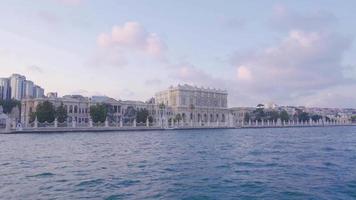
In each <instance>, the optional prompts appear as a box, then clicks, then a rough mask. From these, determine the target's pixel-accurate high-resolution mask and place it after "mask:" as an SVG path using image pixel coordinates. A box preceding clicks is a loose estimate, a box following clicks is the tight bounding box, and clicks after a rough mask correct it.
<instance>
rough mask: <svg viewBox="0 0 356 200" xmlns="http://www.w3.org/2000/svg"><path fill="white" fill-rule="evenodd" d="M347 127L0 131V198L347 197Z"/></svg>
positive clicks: (352, 150) (351, 180) (351, 177)
mask: <svg viewBox="0 0 356 200" xmlns="http://www.w3.org/2000/svg"><path fill="white" fill-rule="evenodd" d="M355 133H356V127H335V128H328V129H323V128H303V129H288V128H286V129H243V130H239V129H237V130H187V131H167V132H163V131H158V132H154V131H152V132H150V131H147V132H110V133H73V134H72V133H68V134H41V135H39V134H21V135H0V141H1V145H0V177H1V179H0V194H1V199H81V198H88V199H107V200H114V199H189V200H190V199H204V200H205V199H356V173H355V172H356V164H355V163H356V156H355V155H356V134H355Z"/></svg>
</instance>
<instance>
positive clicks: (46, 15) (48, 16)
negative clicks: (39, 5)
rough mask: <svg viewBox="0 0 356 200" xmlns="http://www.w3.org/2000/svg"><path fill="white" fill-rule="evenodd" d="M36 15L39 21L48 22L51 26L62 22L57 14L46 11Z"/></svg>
mask: <svg viewBox="0 0 356 200" xmlns="http://www.w3.org/2000/svg"><path fill="white" fill-rule="evenodd" d="M36 15H37V17H38V18H39V19H41V20H42V21H44V22H46V23H47V24H49V25H53V24H56V23H58V22H59V21H60V20H59V18H58V17H57V16H56V15H55V14H53V13H51V12H48V11H44V10H42V11H38V12H37V13H36Z"/></svg>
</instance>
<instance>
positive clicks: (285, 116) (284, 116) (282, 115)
mask: <svg viewBox="0 0 356 200" xmlns="http://www.w3.org/2000/svg"><path fill="white" fill-rule="evenodd" d="M279 116H280V118H281V120H282V121H289V114H288V113H287V111H285V110H282V112H281V113H280V114H279Z"/></svg>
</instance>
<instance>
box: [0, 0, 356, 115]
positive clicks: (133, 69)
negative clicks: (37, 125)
mask: <svg viewBox="0 0 356 200" xmlns="http://www.w3.org/2000/svg"><path fill="white" fill-rule="evenodd" d="M354 7H356V2H354V1H343V2H337V1H332V0H315V1H306V0H305V1H293V2H291V1H289V2H281V1H274V0H266V1H263V2H262V1H257V0H255V1H232V0H231V1H224V3H222V2H220V1H208V2H207V1H202V0H198V1H194V2H191V1H173V2H167V1H163V0H155V1H140V2H138V1H136V2H134V1H126V0H124V1H115V0H106V1H93V0H37V1H25V0H11V1H10V0H5V1H1V2H0V17H2V18H3V19H6V20H1V21H0V77H9V76H10V75H11V74H13V73H18V74H22V75H25V76H26V77H27V79H29V80H31V81H33V82H35V83H36V84H38V85H40V86H42V87H43V88H45V90H46V92H58V93H59V95H60V96H62V95H66V94H81V95H84V96H92V95H106V96H110V97H113V98H117V99H130V100H147V99H149V98H150V97H152V96H154V94H155V92H157V91H161V90H164V89H166V88H168V87H169V86H171V85H178V84H185V83H187V84H191V85H197V86H203V87H211V88H220V89H226V90H227V91H228V93H229V96H228V104H229V106H230V107H235V106H256V105H257V104H258V103H265V102H275V103H277V104H278V105H298V106H309V107H310V106H315V107H352V108H355V107H356V94H355V93H354V92H353V91H356V57H355V56H354V55H355V54H356V47H355V44H354V42H353V40H354V37H355V34H356V26H355V22H354V19H355V18H356V14H355V13H354V11H353V10H354V9H353V8H354ZM28 87H31V84H29V86H28ZM28 89H29V90H30V88H28Z"/></svg>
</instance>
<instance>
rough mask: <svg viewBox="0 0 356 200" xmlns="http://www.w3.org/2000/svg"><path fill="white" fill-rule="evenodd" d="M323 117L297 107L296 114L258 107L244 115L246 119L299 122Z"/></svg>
mask: <svg viewBox="0 0 356 200" xmlns="http://www.w3.org/2000/svg"><path fill="white" fill-rule="evenodd" d="M322 118H323V117H322V116H321V115H317V114H311V113H307V112H304V111H303V110H301V109H296V112H295V114H294V115H289V114H288V112H287V111H286V110H269V109H264V108H263V107H257V108H256V109H255V110H253V111H252V112H251V113H246V114H245V116H244V121H245V122H248V121H250V120H251V121H256V120H257V121H262V120H264V121H267V120H269V121H277V120H278V119H281V121H289V120H293V121H299V122H306V121H309V120H310V119H311V120H313V121H318V120H319V119H322ZM325 120H326V121H330V118H328V117H326V118H325Z"/></svg>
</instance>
